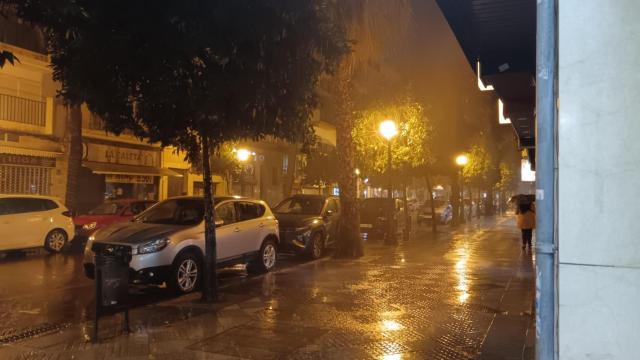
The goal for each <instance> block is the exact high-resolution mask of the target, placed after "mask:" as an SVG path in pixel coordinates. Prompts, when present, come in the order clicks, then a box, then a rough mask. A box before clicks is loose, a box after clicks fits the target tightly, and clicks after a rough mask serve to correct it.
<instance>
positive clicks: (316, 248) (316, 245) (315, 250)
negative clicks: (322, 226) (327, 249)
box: [309, 232, 324, 260]
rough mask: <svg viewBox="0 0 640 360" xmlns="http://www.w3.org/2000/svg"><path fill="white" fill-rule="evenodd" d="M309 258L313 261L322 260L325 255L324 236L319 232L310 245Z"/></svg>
mask: <svg viewBox="0 0 640 360" xmlns="http://www.w3.org/2000/svg"><path fill="white" fill-rule="evenodd" d="M309 245H310V247H309V257H311V258H312V259H313V260H317V259H320V258H321V257H322V255H323V254H324V239H323V238H322V234H321V233H319V232H317V233H315V234H313V236H312V237H311V244H309Z"/></svg>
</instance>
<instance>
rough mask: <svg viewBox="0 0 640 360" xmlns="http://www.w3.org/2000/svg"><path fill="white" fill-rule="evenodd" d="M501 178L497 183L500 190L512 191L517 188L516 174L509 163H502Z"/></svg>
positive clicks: (497, 188)
mask: <svg viewBox="0 0 640 360" xmlns="http://www.w3.org/2000/svg"><path fill="white" fill-rule="evenodd" d="M499 168H500V180H499V181H498V182H497V183H496V190H498V191H510V190H513V189H514V188H515V185H516V181H517V178H516V174H515V171H514V169H513V168H512V167H510V166H509V165H508V164H507V163H505V162H501V163H500V167H499Z"/></svg>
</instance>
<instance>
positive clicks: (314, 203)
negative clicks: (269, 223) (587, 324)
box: [273, 197, 324, 215]
mask: <svg viewBox="0 0 640 360" xmlns="http://www.w3.org/2000/svg"><path fill="white" fill-rule="evenodd" d="M322 205H324V200H323V199H322V198H312V197H308V198H307V197H292V198H289V199H285V200H283V201H282V202H281V203H280V204H278V205H277V206H276V207H275V208H274V209H273V210H274V212H276V213H278V214H300V215H319V214H320V212H321V211H322Z"/></svg>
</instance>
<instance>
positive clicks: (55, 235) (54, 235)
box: [44, 229, 68, 253]
mask: <svg viewBox="0 0 640 360" xmlns="http://www.w3.org/2000/svg"><path fill="white" fill-rule="evenodd" d="M67 239H68V238H67V233H66V232H64V231H62V230H60V229H55V230H51V231H50V232H49V233H48V234H47V237H46V238H45V239H44V248H45V250H47V251H48V252H50V253H59V252H61V251H62V249H64V246H65V245H66V244H67Z"/></svg>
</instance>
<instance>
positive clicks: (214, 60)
mask: <svg viewBox="0 0 640 360" xmlns="http://www.w3.org/2000/svg"><path fill="white" fill-rule="evenodd" d="M11 2H13V3H14V5H15V6H16V7H17V10H18V15H19V16H20V17H22V18H23V19H26V20H28V21H32V22H34V23H35V24H36V25H39V26H41V27H42V28H44V29H45V31H46V34H47V37H48V47H49V51H50V53H51V61H52V66H53V69H54V78H55V79H56V80H59V81H61V83H62V90H61V92H60V93H61V95H62V96H63V97H64V99H65V100H66V101H67V102H68V103H69V104H72V105H78V104H82V103H86V104H87V105H88V107H89V109H90V110H91V111H92V112H94V113H95V114H97V115H99V116H100V117H101V118H102V119H103V120H104V121H105V125H106V128H107V130H108V131H110V132H113V133H116V134H119V133H121V132H122V131H124V130H131V131H132V132H133V133H134V134H136V135H137V136H139V137H141V138H145V139H147V140H148V141H150V142H155V143H160V144H162V145H164V146H168V145H171V146H175V147H177V148H178V149H179V150H181V151H184V152H185V153H186V154H187V157H188V159H189V160H190V161H191V162H192V163H194V162H201V163H202V171H203V178H204V179H203V180H204V190H205V191H204V192H205V195H204V198H205V215H204V223H205V255H204V286H203V287H202V289H203V299H204V300H206V301H214V300H215V299H216V298H217V283H216V275H215V269H216V240H215V223H214V208H213V197H212V189H211V188H212V183H211V172H212V169H211V162H210V154H211V152H212V151H216V150H217V149H219V147H220V146H221V145H222V144H224V143H225V142H227V141H237V140H241V139H252V140H256V141H257V140H261V139H264V138H265V137H267V136H272V137H274V138H280V139H284V140H287V141H290V142H301V143H309V142H310V140H311V139H312V132H313V128H312V126H311V124H310V122H309V119H310V116H311V113H312V111H313V109H314V107H315V106H316V103H317V95H316V92H315V89H316V84H317V80H318V77H319V76H320V75H321V74H322V73H327V72H328V73H330V72H332V71H334V70H335V69H336V66H337V64H338V62H339V61H340V59H341V57H342V56H343V55H344V54H345V53H346V52H347V50H348V43H347V41H346V40H345V38H344V33H343V31H342V28H341V27H340V26H337V25H336V24H335V23H333V22H332V21H331V20H330V17H329V16H327V14H328V13H327V11H328V9H329V8H328V5H327V3H326V2H325V1H322V0H315V1H314V0H283V1H275V2H274V1H267V0H261V1H255V0H254V1H250V0H236V1H198V2H192V1H178V2H176V1H169V0H156V1H152V2H151V1H135V2H131V1H125V0H117V1H111V2H109V4H108V6H106V4H105V3H103V2H99V1H77V0H60V1H56V2H55V4H52V2H51V1H45V0H26V1H25V0H13V1H11Z"/></svg>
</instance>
